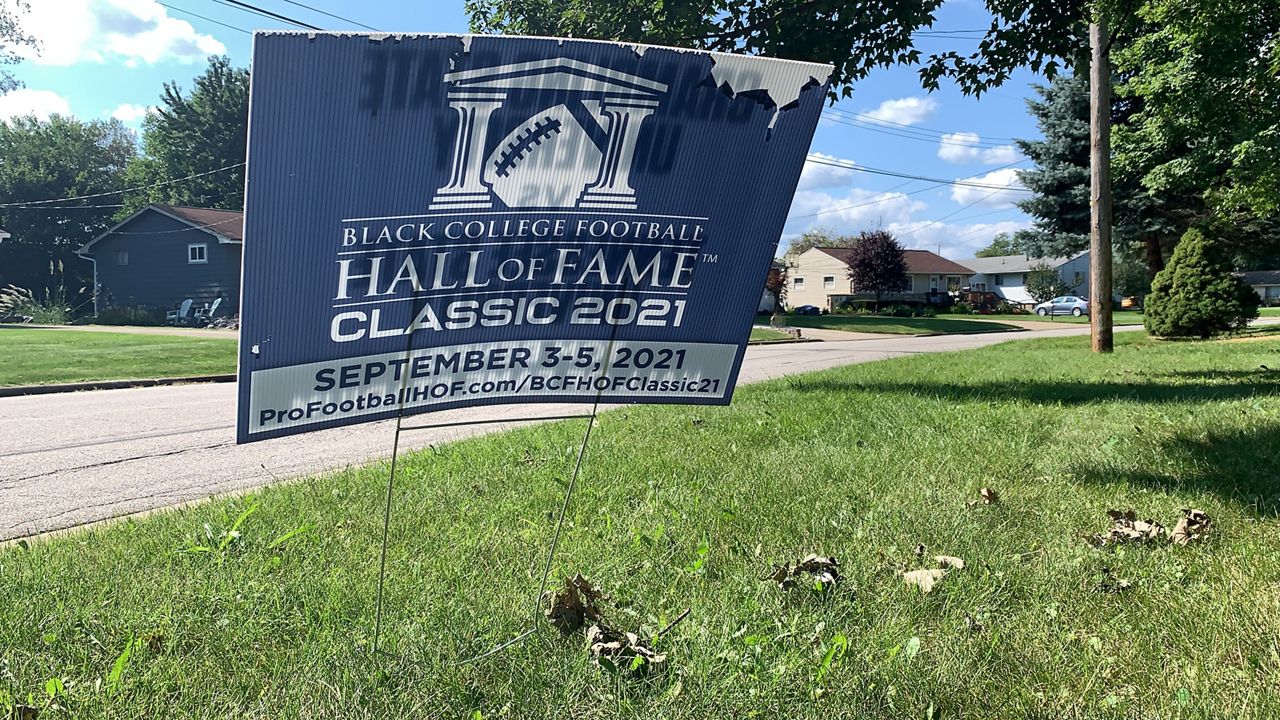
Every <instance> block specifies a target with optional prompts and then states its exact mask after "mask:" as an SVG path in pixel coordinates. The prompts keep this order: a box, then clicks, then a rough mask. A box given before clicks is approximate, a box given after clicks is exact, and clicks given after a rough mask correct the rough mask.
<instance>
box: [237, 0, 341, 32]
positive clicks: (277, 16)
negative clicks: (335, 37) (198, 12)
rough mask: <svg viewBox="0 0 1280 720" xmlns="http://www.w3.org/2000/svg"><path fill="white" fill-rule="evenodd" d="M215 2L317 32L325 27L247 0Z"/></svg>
mask: <svg viewBox="0 0 1280 720" xmlns="http://www.w3.org/2000/svg"><path fill="white" fill-rule="evenodd" d="M213 2H216V3H218V4H219V5H226V6H227V7H229V8H235V9H237V10H242V11H244V12H250V13H253V14H255V15H261V16H262V17H265V18H270V19H272V20H279V21H281V22H286V23H289V24H290V25H295V26H297V27H300V28H302V29H303V30H315V31H317V32H322V31H323V30H324V28H322V27H317V26H315V25H312V24H311V23H307V22H303V21H301V20H295V19H293V18H291V17H289V16H288V15H281V14H280V13H278V12H273V11H271V10H265V9H263V8H260V7H258V6H256V5H251V4H249V3H246V2H240V0H213Z"/></svg>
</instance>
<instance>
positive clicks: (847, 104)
mask: <svg viewBox="0 0 1280 720" xmlns="http://www.w3.org/2000/svg"><path fill="white" fill-rule="evenodd" d="M303 1H304V2H305V4H306V5H310V6H312V7H314V8H317V9H319V10H324V11H328V12H331V13H334V14H336V15H341V16H345V17H347V18H350V19H352V20H354V21H357V22H359V23H363V24H365V25H369V26H371V27H375V28H379V29H384V30H390V31H397V32H413V31H419V32H466V30H467V17H466V14H465V13H464V12H463V8H462V2H461V1H460V0H458V1H448V2H445V1H438V2H423V1H422V0H370V1H368V2H364V3H351V2H340V1H339V0H303ZM12 2H13V0H0V5H3V4H10V5H11V4H12ZM253 4H254V5H257V6H258V7H261V8H264V9H267V10H271V11H274V12H277V13H280V14H282V15H286V16H290V17H293V18H297V19H300V20H305V21H306V22H309V23H311V24H313V25H317V26H320V27H324V28H326V29H359V28H357V27H356V26H353V25H351V24H350V23H345V22H342V21H340V20H337V19H334V18H331V17H326V16H324V15H321V14H317V13H315V12H312V11H310V10H308V9H305V8H302V7H299V6H296V5H293V4H291V3H290V2H288V0H253ZM183 11H188V12H183ZM190 13H196V14H199V15H202V16H204V18H198V17H195V16H193V15H192V14H190ZM989 22H990V18H989V16H988V15H987V14H986V12H985V10H984V9H983V7H982V3H981V1H980V0H947V3H946V4H945V5H944V6H943V8H942V10H941V11H940V13H939V20H938V22H937V23H936V24H935V25H934V27H933V28H931V33H938V32H939V31H941V34H929V35H922V36H919V37H918V38H917V42H918V45H917V47H919V48H920V49H921V51H922V53H924V54H926V55H927V54H928V53H930V52H942V51H945V50H957V51H962V52H963V51H968V50H970V49H972V48H973V47H974V45H975V44H976V42H975V40H974V39H973V38H974V37H976V35H975V34H974V33H962V32H960V31H966V30H975V29H979V28H984V27H986V26H987V25H988V24H989ZM219 23H222V24H219ZM227 26H232V27H227ZM24 27H25V29H27V30H28V32H30V33H31V34H33V35H35V36H36V37H37V38H38V39H39V40H40V41H41V42H42V52H41V54H40V55H39V56H36V57H31V58H29V59H27V60H25V61H24V62H22V63H21V64H19V65H18V66H16V74H17V75H18V77H19V78H20V79H22V80H23V81H24V82H25V83H26V88H25V89H23V90H19V91H16V92H15V93H11V94H10V95H7V96H0V119H3V118H5V117H8V116H12V115H15V114H25V113H28V112H34V113H36V114H39V115H47V114H49V113H51V112H59V113H64V114H65V113H70V114H74V115H76V116H78V117H81V118H85V119H92V118H107V117H112V116H115V117H118V118H120V119H121V120H123V121H124V122H125V123H126V124H128V125H130V126H132V127H137V126H138V124H139V123H140V121H141V118H142V115H143V113H145V112H146V108H147V107H149V106H153V105H155V104H156V103H157V102H158V100H159V96H160V91H161V86H162V84H163V83H164V82H165V81H170V80H172V81H177V82H178V83H179V84H180V85H182V86H183V87H190V85H191V79H192V78H193V77H194V76H195V75H198V74H199V73H200V72H201V71H202V70H203V68H204V63H205V57H206V56H208V55H210V54H223V53H225V54H227V55H229V56H230V57H231V58H232V60H233V61H234V62H235V63H236V64H238V65H247V64H248V63H249V60H250V36H249V35H248V34H247V33H246V32H243V31H241V30H237V29H233V28H241V29H243V30H255V29H269V28H287V27H290V26H288V25H287V24H286V23H284V22H281V21H278V20H272V19H268V18H265V17H261V16H257V15H253V14H250V13H247V12H245V11H243V10H240V9H236V8H234V7H230V6H229V5H227V4H225V3H221V2H219V0H57V2H52V1H51V0H38V1H37V2H34V3H32V8H31V13H30V15H28V16H27V17H26V19H25V21H24ZM1035 80H1036V78H1035V77H1034V76H1032V75H1031V74H1030V73H1020V74H1018V75H1016V76H1015V77H1014V78H1013V79H1012V80H1011V81H1010V82H1008V83H1006V84H1005V85H1004V86H1003V87H1001V88H999V89H997V90H996V91H995V92H993V93H991V94H989V95H984V96H983V98H982V99H981V100H975V99H974V98H972V97H966V96H964V95H963V94H962V93H960V92H959V90H958V89H956V88H955V87H953V86H950V85H948V84H944V86H943V87H942V88H941V89H940V90H939V91H937V92H934V93H926V92H925V91H924V90H923V89H921V87H920V83H919V79H918V75H917V72H916V70H915V69H912V68H905V67H895V68H890V69H883V70H877V71H875V72H873V73H872V75H871V76H870V77H868V78H867V79H866V80H863V81H861V82H859V83H858V84H857V85H856V86H855V87H854V94H853V97H852V98H850V99H846V100H843V101H841V102H840V103H838V104H836V105H835V106H834V108H829V109H828V111H827V112H826V113H824V118H823V120H822V122H821V123H820V124H819V126H818V130H817V133H816V135H815V137H814V141H813V145H812V147H811V153H814V154H816V155H819V156H822V157H827V158H830V159H832V160H833V161H834V162H836V163H837V164H846V165H847V164H850V163H852V164H854V165H856V166H862V167H868V168H879V169H885V170H892V171H896V172H903V173H909V174H914V175H920V176H926V177H931V178H939V179H953V180H956V179H970V180H971V181H973V182H977V183H979V184H982V185H989V186H1011V187H1013V188H1014V190H1013V191H1009V192H1005V191H992V190H990V189H986V188H976V187H964V186H951V185H943V186H940V187H935V183H930V182H925V181H914V182H908V181H907V180H905V179H902V178H896V177H887V176H882V175H876V174H871V173H866V172H861V171H857V170H845V169H841V168H838V167H832V166H831V165H824V164H820V163H809V164H807V165H806V168H805V173H804V176H803V177H802V179H801V183H800V187H799V189H798V191H797V193H796V199H795V202H794V203H793V204H792V210H791V218H792V219H790V220H789V221H788V224H787V226H786V229H785V231H784V235H783V242H782V247H785V245H786V244H787V242H788V241H789V239H790V238H792V237H794V236H796V235H799V234H800V233H802V232H804V231H806V230H809V229H813V228H826V229H830V230H833V231H835V232H840V233H855V232H857V231H859V230H864V229H869V228H874V227H886V228H888V229H890V230H892V231H894V232H895V233H897V234H898V235H899V237H900V239H901V240H902V242H903V244H904V245H906V246H908V247H915V248H926V249H930V250H935V251H936V250H941V252H942V254H944V255H947V256H950V257H954V258H961V257H968V256H971V255H972V254H973V251H974V250H976V249H978V248H981V247H983V246H984V245H986V244H987V243H989V242H990V240H991V238H992V237H993V236H994V235H995V233H997V232H1000V231H1010V230H1014V229H1017V228H1019V227H1025V226H1026V224H1027V217H1026V216H1025V215H1024V214H1022V213H1021V212H1020V211H1018V210H1017V209H1016V208H1014V207H1013V206H1012V204H1011V201H1012V200H1014V199H1017V198H1019V197H1023V196H1024V193H1020V192H1017V191H1016V189H1017V187H1018V186H1017V179H1016V176H1015V175H1014V174H1013V173H1014V171H1015V170H1016V169H1018V168H1025V167H1027V165H1028V163H1026V162H1025V161H1023V158H1022V157H1021V156H1020V155H1019V154H1018V153H1017V152H1016V150H1015V149H1014V148H1013V147H1011V142H1010V138H1015V137H1017V138H1028V137H1037V136H1038V133H1037V131H1036V129H1035V124H1034V122H1033V121H1032V120H1031V118H1030V117H1029V116H1028V115H1027V112H1026V105H1025V102H1024V98H1025V97H1027V96H1028V95H1030V94H1031V90H1030V87H1029V84H1030V83H1031V82H1033V81H1035ZM1020 161H1021V162H1020ZM1019 162H1020V164H1016V163H1019ZM780 251H781V248H780Z"/></svg>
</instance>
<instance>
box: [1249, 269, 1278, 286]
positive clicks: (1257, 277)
mask: <svg viewBox="0 0 1280 720" xmlns="http://www.w3.org/2000/svg"><path fill="white" fill-rule="evenodd" d="M1240 279H1241V280H1244V282H1245V284H1246V285H1280V270H1254V271H1253V272H1246V273H1240Z"/></svg>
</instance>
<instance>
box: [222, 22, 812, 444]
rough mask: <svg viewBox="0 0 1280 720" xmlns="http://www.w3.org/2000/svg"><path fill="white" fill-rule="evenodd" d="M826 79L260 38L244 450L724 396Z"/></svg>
mask: <svg viewBox="0 0 1280 720" xmlns="http://www.w3.org/2000/svg"><path fill="white" fill-rule="evenodd" d="M829 73H830V68H829V67H828V66H825V65H814V64H810V63H801V62H792V61H787V60H771V59H762V58H755V57H744V56H738V55H723V54H715V53H705V52H692V51H687V50H677V49H669V48H658V47H648V46H637V45H625V44H619V43H605V42H589V41H578V40H554V39H543V38H519V37H474V36H442V35H377V34H375V35H352V34H324V33H259V34H257V35H256V36H255V39H254V52H253V87H252V93H251V95H252V99H251V104H250V108H251V110H250V123H249V167H248V180H247V185H246V202H245V229H244V232H245V241H244V279H243V298H242V302H241V309H242V310H241V312H242V319H243V324H242V326H241V330H240V335H241V343H240V370H239V379H240V386H239V393H240V394H239V411H238V421H237V426H238V429H237V434H238V439H239V442H250V441H254V440H261V439H266V438H271V437H278V436H281V435H289V434H294V433H300V432H307V431H311V430H318V429H321V428H326V427H334V426H338V425H349V424H353V423H359V422H367V421H370V420H377V419H381V418H386V417H392V416H395V415H397V414H399V413H401V412H403V413H405V414H410V413H418V412H425V411H430V410H438V409H444V408H450V407H460V406H466V405H493V404H501V403H513V402H580V401H592V400H596V399H597V398H598V399H600V400H602V401H604V402H632V403H696V404H726V403H728V402H729V399H730V397H731V396H732V393H733V388H734V383H735V380H736V378H737V374H738V369H739V367H740V365H741V363H742V358H743V355H744V353H745V349H746V342H747V338H748V336H749V334H750V329H751V324H752V319H753V317H754V316H755V313H756V308H757V307H758V304H759V301H760V297H761V293H762V291H763V288H764V283H765V278H766V275H767V273H768V271H769V267H770V262H771V260H772V258H773V255H774V252H775V249H776V246H777V242H778V238H779V236H780V235H781V233H782V226H783V222H784V218H785V216H786V213H787V209H788V207H789V205H790V204H791V198H792V195H793V193H794V192H795V187H796V183H797V181H798V180H799V177H800V171H801V168H802V166H803V163H804V157H805V153H806V151H807V150H808V147H809V141H810V139H811V137H812V135H813V130H814V126H815V125H816V123H817V120H818V115H819V113H820V111H821V108H822V103H823V101H824V98H825V97H826V92H827V78H828V75H829Z"/></svg>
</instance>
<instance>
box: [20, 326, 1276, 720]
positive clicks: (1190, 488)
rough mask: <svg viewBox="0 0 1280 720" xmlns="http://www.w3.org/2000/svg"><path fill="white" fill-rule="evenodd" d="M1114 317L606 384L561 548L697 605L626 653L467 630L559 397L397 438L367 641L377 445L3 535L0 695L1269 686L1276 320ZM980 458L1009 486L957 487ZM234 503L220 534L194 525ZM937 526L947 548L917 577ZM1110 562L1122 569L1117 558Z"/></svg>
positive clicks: (288, 708)
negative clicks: (821, 572)
mask: <svg viewBox="0 0 1280 720" xmlns="http://www.w3.org/2000/svg"><path fill="white" fill-rule="evenodd" d="M1116 339H1117V345H1118V347H1117V351H1116V353H1115V354H1114V355H1111V356H1098V355H1092V354H1090V353H1089V352H1088V350H1087V348H1088V340H1087V338H1062V339H1055V340H1035V341H1023V342H1017V343H1012V344H1006V345H1002V346H996V347H991V348H986V349H983V350H977V351H971V352H966V353H952V354H938V355H923V356H915V357H912V358H907V359H897V360H890V361H885V362H879V363H873V364H864V365H856V366H851V367H848V368H844V369H837V370H832V371H826V372H822V373H815V374H810V375H804V376H797V377H792V378H787V379H782V380H778V381H773V382H769V383H766V384H761V385H755V386H750V387H746V388H743V389H742V390H741V391H740V392H739V394H738V397H737V399H736V400H735V402H734V404H733V405H732V406H730V407H727V408H693V407H683V408H682V407H635V408H625V409H622V410H615V411H612V412H609V413H607V414H605V415H603V416H602V417H601V419H600V420H599V424H598V427H597V428H596V430H595V434H594V435H593V436H592V444H591V451H590V453H589V454H588V457H587V461H586V465H585V469H584V475H583V477H582V480H581V484H580V486H579V490H578V494H577V495H576V498H575V500H574V502H573V504H572V506H571V508H570V517H569V523H568V526H567V532H566V534H565V536H564V538H563V540H562V542H561V548H560V555H559V556H558V558H557V561H556V563H555V567H554V575H555V576H556V577H562V576H564V575H566V574H571V573H575V572H582V573H583V574H585V575H586V576H587V577H589V578H590V579H592V580H593V581H595V582H596V583H598V584H599V585H600V586H602V587H603V588H604V589H605V591H606V592H607V593H608V595H609V596H610V601H609V603H608V604H607V606H606V608H607V612H608V614H609V616H610V617H611V618H612V619H613V620H614V622H615V623H617V624H618V625H621V626H623V627H625V628H629V629H634V630H639V631H641V632H642V633H644V634H646V635H647V634H652V633H654V632H655V631H657V630H658V629H659V628H662V627H663V626H664V625H666V624H667V623H668V622H670V621H671V620H672V619H673V618H675V617H676V616H677V615H678V614H679V613H681V612H682V611H684V610H685V609H686V608H688V609H691V614H690V616H689V617H688V619H686V620H685V621H684V622H683V623H681V624H679V625H677V626H676V628H675V629H673V630H672V631H671V632H670V633H668V634H667V635H665V636H664V637H662V638H660V640H659V641H658V647H659V648H660V649H662V650H664V651H666V652H667V653H669V659H668V661H667V664H666V665H667V667H666V669H665V670H663V671H661V672H658V673H655V674H653V675H651V676H649V677H646V678H640V679H636V678H627V677H619V676H615V675H613V674H611V673H610V672H608V671H605V670H602V669H600V668H597V667H595V666H594V665H593V664H592V663H591V661H590V660H589V658H588V655H587V652H586V649H585V644H584V641H583V639H582V637H581V636H580V635H577V636H572V637H567V638H565V637H560V636H559V635H558V634H557V633H555V632H554V631H546V632H543V633H540V634H538V635H536V636H534V637H532V638H530V639H529V640H528V641H526V642H525V643H523V644H519V645H516V646H514V647H511V648H509V649H508V650H506V651H504V652H503V653H501V654H499V655H497V656H495V657H492V658H489V659H487V660H484V661H482V662H479V663H476V664H472V665H466V666H462V667H459V666H456V665H454V663H455V661H457V660H459V659H460V658H463V657H466V656H469V655H473V654H475V653H478V652H481V651H484V650H487V649H489V648H491V647H493V646H494V645H495V644H497V643H499V642H501V641H503V640H505V639H507V638H509V637H511V636H513V635H514V634H515V633H517V632H519V631H520V630H521V628H522V627H523V626H524V624H525V623H526V622H527V620H528V616H529V613H530V598H531V594H532V592H533V591H534V589H535V588H536V586H537V579H538V577H539V576H540V573H541V569H542V568H541V563H542V562H543V558H544V552H545V551H544V546H545V543H546V542H547V540H548V537H549V535H550V533H551V528H552V520H553V518H554V516H555V513H556V512H557V511H558V507H559V505H558V504H559V501H560V496H561V493H562V492H563V489H564V479H565V477H566V474H567V472H568V471H569V469H570V468H571V467H572V464H573V459H574V454H575V452H576V449H577V447H576V444H577V442H578V440H579V438H580V436H581V433H582V430H583V425H582V423H581V422H564V423H559V424H555V425H544V426H538V427H532V428H528V429H524V430H521V431H517V432H512V433H506V434H502V435H495V436H490V437H488V438H482V439H476V440H471V441H466V442H460V443H455V444H447V445H443V446H440V447H437V448H436V449H434V450H433V451H428V452H422V453H418V454H413V455H408V456H406V458H405V461H404V462H403V464H402V465H401V466H400V467H401V475H400V480H399V483H398V486H397V491H396V496H395V515H394V519H393V522H392V524H391V533H390V537H391V546H390V552H389V555H388V559H387V562H388V567H389V569H390V572H389V584H388V596H387V604H386V625H385V633H386V634H385V636H384V640H385V642H386V646H387V647H389V648H390V649H391V650H393V651H394V653H395V654H396V656H397V657H370V656H369V655H368V652H367V651H368V645H369V638H370V634H371V628H372V623H373V617H374V602H373V592H374V583H375V578H376V576H377V570H378V540H379V537H380V534H381V529H382V525H381V517H380V515H381V506H382V488H383V484H384V482H385V473H386V467H385V465H375V466H373V467H369V468H366V469H352V470H348V471H343V472H338V473H335V474H331V475H327V476H322V477H317V478H312V479H309V480H306V481H302V482H299V483H296V484H289V485H282V486H278V487H274V488H270V489H265V490H262V491H260V492H259V493H258V494H257V495H256V496H252V497H240V498H234V499H220V500H217V501H214V502H211V503H207V504H202V505H199V506H196V507H193V508H188V509H185V510H180V511H172V512H165V513H160V514H155V515H151V516H147V517H145V518H141V519H137V520H132V521H127V522H120V523H115V524H110V525H105V526H100V527H98V528H95V529H91V530H88V531H85V532H78V533H74V534H70V535H65V536H61V537H56V538H52V539H48V540H39V541H32V542H31V543H30V545H29V547H27V548H20V547H12V546H11V547H9V548H7V549H6V548H0V587H2V588H3V589H4V602H2V603H0V698H8V697H16V698H19V699H25V698H26V697H27V696H28V694H31V695H33V696H34V697H35V699H36V701H37V702H39V701H40V698H41V697H42V696H43V695H44V694H45V688H46V684H47V682H48V681H49V680H50V679H52V678H59V679H61V681H62V684H63V685H64V686H65V688H66V695H65V697H62V698H60V699H59V703H60V704H61V705H64V706H65V707H66V708H67V709H66V710H63V711H59V710H52V709H51V710H47V711H45V712H42V713H41V714H40V718H41V720H50V719H52V718H65V717H76V718H107V717H110V718H134V717H136V718H151V717H174V718H178V717H182V718H187V717H199V718H227V717H249V718H257V717H270V718H324V717H343V718H401V717H404V718H408V717H414V718H418V717H421V718H426V717H444V718H472V717H483V718H562V717H583V718H612V717H625V718H645V719H649V718H731V717H742V718H746V717H753V716H755V717H761V718H775V717H786V718H833V717H850V718H854V717H867V718H878V717H892V718H928V717H936V718H966V719H972V718H983V719H985V718H992V719H995V718H1055V719H1056V718H1188V719H1191V718H1224V717H1232V718H1274V717H1277V716H1280V692H1277V690H1278V689H1280V552H1278V551H1277V548H1280V487H1278V486H1277V483H1276V477H1277V476H1276V468H1278V467H1280V372H1277V370H1276V369H1277V368H1280V341H1275V340H1272V341H1252V342H1233V341H1225V342H1212V343H1200V342H1179V343H1162V342H1155V341H1150V340H1145V339H1142V338H1140V337H1139V336H1138V335H1137V334H1135V333H1122V334H1119V335H1117V338H1116ZM1261 365H1267V366H1269V367H1270V368H1272V370H1270V371H1267V370H1263V369H1261V368H1260V366H1261ZM984 486H986V487H991V488H994V489H996V490H997V491H998V492H999V493H1000V495H1001V498H1002V500H1001V502H1000V503H999V504H996V505H991V506H978V507H975V508H970V509H966V507H965V502H966V501H967V500H971V499H975V498H977V497H978V490H979V488H981V487H984ZM1184 507H1197V508H1200V509H1202V510H1204V511H1206V512H1208V513H1209V514H1210V515H1211V516H1213V519H1214V526H1213V528H1212V532H1211V535H1210V537H1209V539H1208V540H1207V541H1205V542H1203V543H1201V544H1197V545H1192V546H1188V547H1176V546H1159V547H1146V546H1132V547H1121V548H1118V549H1115V550H1114V551H1113V552H1104V551H1098V550H1094V549H1092V548H1091V547H1089V546H1087V545H1086V544H1085V543H1084V542H1083V541H1082V540H1081V536H1082V535H1085V534H1089V533H1095V532H1102V531H1104V530H1105V529H1106V528H1107V527H1108V526H1109V521H1108V519H1107V517H1106V515H1105V512H1106V511H1107V509H1108V508H1134V509H1136V510H1137V511H1138V513H1139V514H1140V515H1141V516H1143V517H1154V518H1157V519H1159V520H1161V521H1162V522H1164V523H1166V524H1168V525H1170V526H1172V524H1173V522H1174V520H1175V519H1176V518H1177V517H1179V516H1180V508H1184ZM252 508H257V509H256V512H253V513H252V514H249V515H248V517H247V519H245V520H244V521H243V523H241V524H240V525H239V528H238V532H239V533H240V535H239V537H238V539H235V540H231V541H229V543H228V546H227V547H226V549H225V551H224V552H221V553H219V552H184V550H186V549H188V548H192V547H193V546H197V545H202V544H209V543H210V541H209V540H208V539H207V538H208V536H212V537H213V538H214V543H217V541H218V539H219V538H221V537H223V534H224V532H225V531H227V530H228V529H229V528H230V527H231V526H232V525H233V524H234V522H235V520H236V518H237V517H238V516H240V515H242V514H243V513H244V512H245V511H246V510H248V509H252ZM297 529H303V531H302V532H299V533H298V534H296V535H293V536H292V537H291V538H289V539H284V540H280V539H279V538H283V537H285V536H286V534H287V533H290V532H291V531H295V530H297ZM917 543H920V544H923V545H924V546H925V547H926V552H925V555H926V559H925V560H922V559H919V558H917V556H916V554H915V553H914V552H913V548H914V547H915V546H916V544H917ZM700 546H701V547H703V548H705V549H706V552H705V557H704V556H703V555H702V554H700V552H699V548H700ZM808 552H818V553H829V554H832V555H835V556H836V557H838V558H839V560H840V564H841V567H842V569H843V573H844V579H843V582H842V583H841V584H840V585H839V586H837V587H836V589H835V590H834V591H831V592H827V593H825V594H819V593H816V592H814V591H811V590H809V589H806V588H800V589H797V590H793V591H792V592H790V593H787V594H784V593H781V592H780V591H778V590H777V589H776V588H775V587H774V586H772V585H771V584H770V583H767V582H762V581H760V579H759V578H760V577H761V576H762V575H764V574H765V573H767V572H768V571H769V569H770V566H771V564H772V563H781V562H785V561H794V560H796V559H797V558H799V557H800V556H802V555H804V554H805V553H808ZM934 554H939V555H943V554H945V555H954V556H959V557H961V558H963V559H964V560H965V561H966V563H967V567H966V568H965V569H963V570H956V571H952V573H951V574H950V575H949V576H947V577H946V578H945V579H944V580H943V581H942V583H941V584H940V585H939V587H938V588H936V589H935V590H934V591H933V592H932V593H931V594H929V595H921V594H920V593H919V592H917V591H914V590H912V589H911V588H908V587H906V586H905V585H904V584H903V582H902V580H901V579H900V578H899V577H898V575H897V573H898V571H900V570H903V569H914V568H921V567H927V566H929V565H930V564H931V563H930V562H929V560H928V556H932V555H934ZM700 558H701V559H702V562H701V563H699V559H700ZM1107 573H1109V576H1110V577H1111V578H1114V579H1124V580H1127V581H1129V582H1130V583H1131V584H1132V587H1131V588H1130V589H1128V590H1127V591H1123V592H1114V593H1113V592H1106V591H1104V588H1103V580H1104V577H1106V576H1107ZM131 639H139V645H138V647H137V648H136V649H135V650H134V651H133V652H131V653H130V656H129V658H128V659H127V661H125V662H120V661H119V657H120V655H121V652H122V650H123V649H124V648H125V647H126V646H128V645H129V644H130V641H131ZM842 648H843V649H842ZM824 658H830V661H829V662H827V663H826V666H827V669H826V671H825V672H822V671H821V668H822V667H823V665H824ZM117 667H118V668H120V669H119V671H118V672H115V671H114V669H115V668H117ZM820 675H821V677H820ZM53 688H54V689H55V690H56V689H57V686H56V684H55V685H54V686H53ZM4 702H5V701H4V700H3V699H0V716H3V713H4V707H3V706H4Z"/></svg>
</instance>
